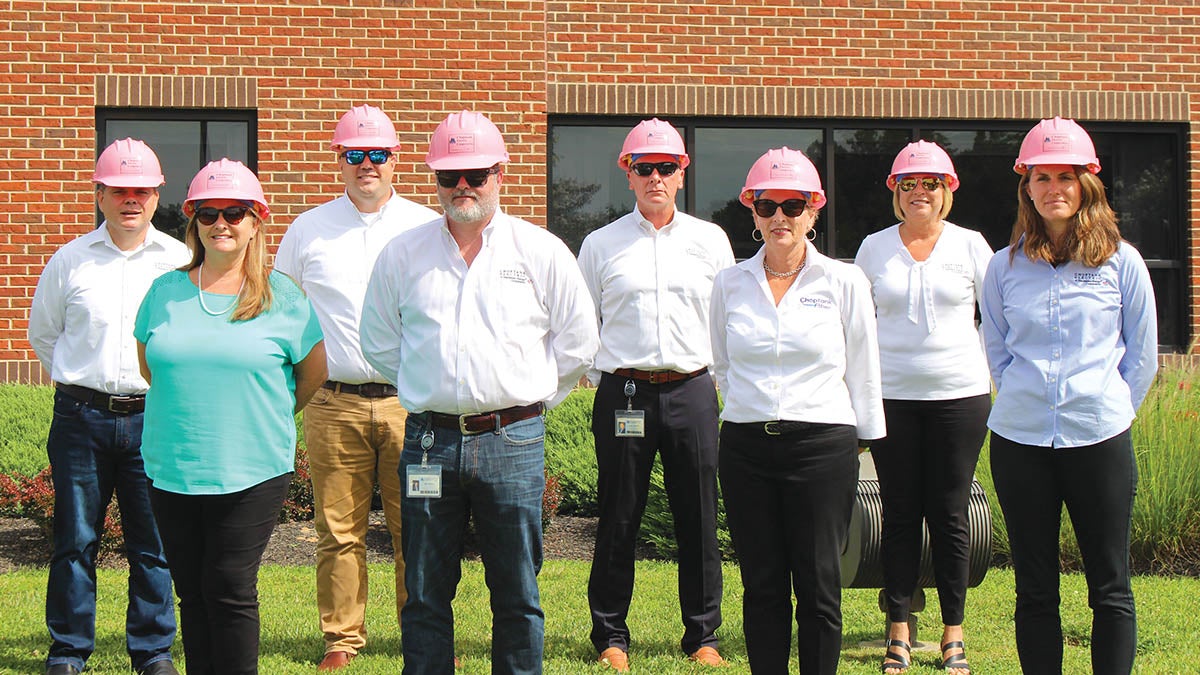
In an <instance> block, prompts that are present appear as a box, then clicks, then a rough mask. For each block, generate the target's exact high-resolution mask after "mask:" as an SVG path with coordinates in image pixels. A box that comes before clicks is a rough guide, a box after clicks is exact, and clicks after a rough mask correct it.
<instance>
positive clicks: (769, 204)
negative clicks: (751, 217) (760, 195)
mask: <svg viewBox="0 0 1200 675" xmlns="http://www.w3.org/2000/svg"><path fill="white" fill-rule="evenodd" d="M806 206H808V202H806V201H804V200H803V199H785V200H783V203H782V204H780V203H779V202H776V201H771V200H770V199H755V200H754V212H755V213H757V214H758V216H759V217H760V218H770V217H771V216H774V215H775V212H776V211H777V210H779V208H780V207H783V215H785V216H787V217H788V218H795V217H796V216H798V215H800V214H801V213H804V208H805V207H806Z"/></svg>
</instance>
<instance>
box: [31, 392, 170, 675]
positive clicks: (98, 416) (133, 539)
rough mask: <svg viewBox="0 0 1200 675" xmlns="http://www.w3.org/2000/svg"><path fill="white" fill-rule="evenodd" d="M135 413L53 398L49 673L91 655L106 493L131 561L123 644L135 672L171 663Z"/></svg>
mask: <svg viewBox="0 0 1200 675" xmlns="http://www.w3.org/2000/svg"><path fill="white" fill-rule="evenodd" d="M141 446H142V415H141V414H136V415H118V414H116V413H110V412H108V411H104V410H97V409H95V408H91V407H88V406H85V405H84V404H83V403H82V402H80V401H77V400H76V399H73V398H71V397H69V396H66V395H65V394H62V393H60V392H56V393H55V395H54V419H53V421H52V422H51V423H50V435H49V438H48V439H47V441H46V451H47V453H48V454H49V456H50V468H51V473H52V475H53V479H54V556H53V558H51V560H50V577H49V582H48V583H47V588H46V627H47V628H48V629H49V630H50V638H51V640H52V641H53V642H52V644H51V646H50V653H49V656H48V657H47V658H46V665H47V667H49V666H54V665H59V664H70V665H73V666H75V667H76V668H78V669H79V670H83V667H84V664H85V663H86V662H87V660H88V657H89V656H91V655H92V651H93V650H94V649H95V647H96V553H97V550H98V548H99V543H100V534H101V531H102V529H103V526H104V513H105V510H106V509H107V508H108V502H109V500H110V499H111V498H112V495H113V492H114V491H115V492H116V495H117V506H118V508H119V509H120V512H121V526H122V529H123V530H124V532H125V551H126V557H127V558H128V559H129V604H128V605H127V607H126V610H125V645H126V649H127V650H128V651H129V659H130V662H131V665H132V666H133V668H134V669H135V670H140V669H142V668H145V667H146V666H148V665H150V664H151V663H154V662H156V661H162V660H165V659H170V658H171V643H172V642H174V641H175V607H174V598H173V596H172V594H171V573H170V572H169V571H168V569H167V560H166V557H165V556H164V555H163V547H162V540H161V539H159V536H158V527H157V526H156V525H155V523H154V515H153V513H152V512H151V509H150V494H149V486H150V481H149V479H147V478H146V471H145V468H144V467H143V465H142V453H141Z"/></svg>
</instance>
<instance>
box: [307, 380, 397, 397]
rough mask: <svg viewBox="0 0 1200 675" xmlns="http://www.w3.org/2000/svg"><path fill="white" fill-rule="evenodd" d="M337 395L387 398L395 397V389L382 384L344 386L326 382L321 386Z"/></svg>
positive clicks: (365, 383) (369, 383) (366, 383)
mask: <svg viewBox="0 0 1200 675" xmlns="http://www.w3.org/2000/svg"><path fill="white" fill-rule="evenodd" d="M321 386H322V387H325V388H326V389H332V390H333V391H335V392H337V393H339V394H357V395H359V396H361V397H363V398H388V397H390V396H395V395H396V388H395V387H393V386H392V385H390V384H386V383H383V382H363V383H362V384H346V383H345V382H335V381H333V380H327V381H326V382H325V384H323V385H321Z"/></svg>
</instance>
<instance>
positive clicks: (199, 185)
mask: <svg viewBox="0 0 1200 675" xmlns="http://www.w3.org/2000/svg"><path fill="white" fill-rule="evenodd" d="M209 199H237V200H240V201H244V202H253V203H254V206H255V208H254V212H255V213H256V214H258V217H259V218H266V217H267V216H269V215H271V210H270V209H269V208H267V197H266V195H264V194H263V189H262V183H259V182H258V176H255V175H254V172H253V171H251V170H250V169H247V168H246V165H244V164H242V163H241V162H238V161H234V160H232V159H226V158H221V159H220V160H217V161H215V162H209V163H208V165H207V166H205V167H204V168H203V169H200V173H198V174H196V177H195V178H193V179H192V184H191V185H189V186H188V193H187V199H185V200H184V201H183V215H185V216H187V217H188V218H191V217H192V215H193V214H194V213H196V205H197V204H199V203H200V202H203V201H207V200H209Z"/></svg>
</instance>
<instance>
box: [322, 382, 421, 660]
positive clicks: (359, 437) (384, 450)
mask: <svg viewBox="0 0 1200 675" xmlns="http://www.w3.org/2000/svg"><path fill="white" fill-rule="evenodd" d="M407 417H408V413H407V412H405V410H404V408H402V407H401V406H400V402H399V401H398V400H397V399H396V398H395V397H388V398H375V399H371V398H364V397H362V396H359V395H357V394H348V393H335V392H333V391H331V390H329V389H324V388H322V389H318V390H317V393H316V395H315V396H313V399H312V401H311V402H310V403H309V404H308V407H306V408H305V409H304V436H305V440H306V443H307V445H308V463H309V468H310V471H311V473H312V481H313V497H314V501H315V506H316V508H315V511H316V513H315V525H316V529H317V535H318V537H319V542H318V544H317V609H318V610H319V611H320V615H321V630H322V632H324V634H325V651H326V652H331V651H342V652H349V653H351V654H357V653H358V651H359V650H360V649H362V648H363V647H364V646H365V645H366V643H367V627H366V606H367V560H366V551H367V549H366V538H367V517H368V514H369V513H370V510H371V496H372V493H373V490H374V484H375V482H376V481H378V482H379V491H380V493H381V494H382V496H383V512H384V516H385V517H386V519H387V528H388V531H389V532H390V533H391V535H392V549H393V551H394V552H395V560H396V621H397V622H399V621H400V610H401V609H402V608H403V607H404V603H405V601H406V600H407V599H408V593H407V591H406V590H405V588H404V555H403V553H402V551H403V548H402V545H401V542H400V476H399V474H398V473H397V471H398V467H399V464H400V451H401V450H402V449H403V448H404V421H405V419H406V418H407Z"/></svg>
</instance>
